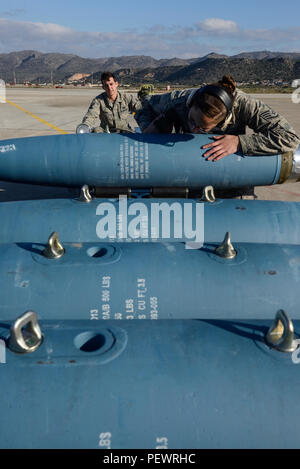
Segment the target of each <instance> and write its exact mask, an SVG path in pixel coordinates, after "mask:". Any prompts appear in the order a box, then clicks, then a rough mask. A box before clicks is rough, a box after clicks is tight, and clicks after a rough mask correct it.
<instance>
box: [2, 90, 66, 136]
mask: <svg viewBox="0 0 300 469" xmlns="http://www.w3.org/2000/svg"><path fill="white" fill-rule="evenodd" d="M6 102H7V104H10V105H11V106H15V107H16V108H17V109H19V110H20V111H23V112H25V114H28V116H30V117H33V118H34V119H36V120H38V121H39V122H41V123H42V124H45V125H47V126H48V127H50V128H51V129H54V130H56V131H57V132H59V133H61V134H67V133H68V132H66V131H65V130H62V129H60V128H59V127H56V126H55V125H53V124H50V122H47V121H45V119H42V118H41V117H39V116H36V115H35V114H32V112H29V111H26V109H23V108H22V107H21V106H19V105H18V104H15V103H13V102H12V101H9V100H8V99H6Z"/></svg>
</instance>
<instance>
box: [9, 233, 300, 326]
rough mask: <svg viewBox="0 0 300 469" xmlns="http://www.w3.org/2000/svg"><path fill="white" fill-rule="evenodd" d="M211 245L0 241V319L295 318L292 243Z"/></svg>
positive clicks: (298, 285) (299, 285) (298, 307)
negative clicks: (284, 314) (56, 254)
mask: <svg viewBox="0 0 300 469" xmlns="http://www.w3.org/2000/svg"><path fill="white" fill-rule="evenodd" d="M215 247H216V245H213V244H206V245H204V247H203V248H202V249H201V250H199V249H192V250H189V249H186V248H185V244H184V243H175V242H174V243H144V244H141V243H139V244H138V243H123V244H121V243H117V244H99V243H98V244H96V243H95V244H93V243H91V244H85V243H73V244H65V245H64V248H65V254H64V255H63V256H62V257H60V258H59V259H49V258H46V257H45V256H44V255H43V251H44V249H45V245H39V244H30V243H20V244H18V245H16V244H10V245H1V246H0V276H1V278H2V279H3V281H2V285H1V287H2V293H1V298H0V314H1V318H2V319H4V320H14V319H15V318H16V317H17V316H18V315H19V314H20V312H23V311H26V310H33V311H36V312H37V313H38V314H39V317H40V318H41V319H47V320H52V319H55V320H66V319H69V320H72V319H77V320H79V319H89V318H91V317H94V318H96V319H105V320H107V319H138V320H144V319H191V318H192V319H193V318H194V319H199V318H200V319H208V318H220V319H273V318H274V316H275V313H276V312H277V310H279V309H285V310H286V311H288V312H289V314H290V316H291V317H292V318H298V317H299V314H300V313H299V312H300V296H299V289H300V275H299V259H300V247H299V246H291V245H273V244H269V245H265V244H246V243H245V244H243V243H234V248H235V250H236V253H237V254H236V256H235V257H234V258H233V259H225V258H222V257H220V256H219V255H218V254H217V253H215ZM20 310H21V311H20Z"/></svg>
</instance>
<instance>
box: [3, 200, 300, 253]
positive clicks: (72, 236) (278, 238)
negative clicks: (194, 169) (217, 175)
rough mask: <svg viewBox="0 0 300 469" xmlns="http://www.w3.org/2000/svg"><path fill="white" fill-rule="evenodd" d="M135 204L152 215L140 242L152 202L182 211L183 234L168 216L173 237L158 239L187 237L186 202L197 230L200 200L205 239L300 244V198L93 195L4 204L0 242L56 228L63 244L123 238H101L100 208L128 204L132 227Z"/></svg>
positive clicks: (36, 237)
mask: <svg viewBox="0 0 300 469" xmlns="http://www.w3.org/2000/svg"><path fill="white" fill-rule="evenodd" d="M136 203H142V204H143V206H144V207H145V210H146V213H147V215H148V218H147V222H148V224H147V233H148V236H145V237H142V236H138V237H137V238H135V240H136V241H146V240H148V241H153V240H154V238H151V206H153V204H159V206H160V208H161V210H162V212H165V213H166V214H168V211H169V210H168V208H169V209H171V208H172V207H173V208H174V207H177V209H178V206H179V207H180V209H179V215H180V214H181V215H182V229H181V232H182V236H181V237H177V238H175V237H174V232H173V231H172V227H173V225H174V223H173V220H172V217H171V216H170V220H169V221H168V224H169V226H170V231H169V232H170V235H169V236H168V237H167V236H163V232H162V230H160V231H159V232H158V233H157V238H155V240H157V241H166V242H173V241H177V242H178V241H189V239H188V238H187V237H185V236H184V226H183V225H184V216H183V215H184V206H185V204H187V205H190V206H191V212H190V213H191V219H192V220H191V221H192V226H193V228H194V229H195V228H196V206H197V205H199V204H200V205H202V206H203V212H201V219H200V223H201V228H204V240H205V241H207V242H220V241H222V240H223V238H224V235H225V233H226V232H227V231H229V232H230V234H231V238H232V240H233V241H234V242H239V243H254V242H255V243H266V244H268V243H277V244H278V243H279V244H280V243H284V244H300V203H299V202H288V203H287V202H274V201H263V200H260V201H259V200H257V201H253V200H230V199H224V200H221V199H219V200H217V201H216V202H214V203H208V202H205V203H203V202H201V201H199V200H193V199H188V200H186V199H139V200H137V199H127V200H124V199H123V200H122V202H121V201H120V200H119V199H94V200H92V201H91V202H90V203H83V202H80V201H79V200H78V199H49V200H47V199H46V200H30V201H18V202H6V203H4V202H3V203H1V204H0V220H1V230H0V242H1V243H21V242H23V243H30V242H35V243H45V242H46V241H47V240H48V237H49V236H50V234H51V233H52V232H53V231H57V232H58V234H59V238H60V240H61V241H62V242H68V243H71V242H85V243H95V242H96V243H97V242H100V241H104V242H114V241H116V242H123V241H124V237H123V238H122V237H120V236H119V235H120V233H119V232H117V230H116V236H115V237H112V238H110V239H109V238H105V239H104V238H100V234H101V233H99V231H98V234H97V226H98V223H99V222H100V221H101V219H103V218H104V217H105V216H106V212H104V210H101V207H106V208H108V207H111V208H112V210H113V216H114V217H119V215H120V211H122V210H123V208H122V207H125V217H124V223H126V224H127V228H128V227H129V225H130V223H131V221H132V220H134V219H135V217H136V216H138V215H139V212H138V211H137V212H136V213H134V214H133V215H129V214H128V212H130V210H131V209H130V207H132V209H133V208H134V207H135V204H136ZM103 204H104V205H103ZM107 204H108V205H107ZM121 204H123V205H121ZM174 204H175V205H174ZM126 207H127V208H126ZM114 211H115V212H114ZM100 212H101V213H102V215H100ZM133 212H135V211H134V210H133ZM177 212H178V210H177ZM170 214H172V211H170ZM125 218H127V222H126V221H125ZM127 231H128V230H127ZM128 239H130V238H128ZM131 241H134V239H131Z"/></svg>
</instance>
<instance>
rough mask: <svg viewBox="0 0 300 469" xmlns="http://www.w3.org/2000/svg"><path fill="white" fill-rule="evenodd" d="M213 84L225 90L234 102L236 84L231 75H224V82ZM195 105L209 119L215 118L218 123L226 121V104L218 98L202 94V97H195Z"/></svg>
mask: <svg viewBox="0 0 300 469" xmlns="http://www.w3.org/2000/svg"><path fill="white" fill-rule="evenodd" d="M212 84H213V85H215V86H220V87H222V88H224V89H225V90H226V91H227V93H228V94H229V96H230V97H231V99H232V102H233V101H234V92H235V90H236V83H235V81H234V80H233V78H232V77H231V76H230V75H224V76H223V78H222V80H219V81H218V82H216V83H212ZM193 105H195V106H197V107H198V108H200V109H201V111H202V112H203V113H204V114H205V115H206V116H207V117H211V118H215V119H216V120H217V121H218V122H221V121H222V120H223V119H225V117H226V115H227V109H226V106H225V104H224V103H223V102H222V101H221V100H220V99H219V98H217V97H216V96H213V95H211V94H208V93H201V94H200V95H198V96H195V100H193Z"/></svg>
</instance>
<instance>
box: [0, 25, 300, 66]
mask: <svg viewBox="0 0 300 469" xmlns="http://www.w3.org/2000/svg"><path fill="white" fill-rule="evenodd" d="M257 47H259V49H260V50H261V49H272V50H283V47H284V48H285V49H286V50H291V49H293V50H297V48H298V50H300V28H297V27H295V28H286V29H283V28H278V29H252V30H251V29H247V30H243V29H242V28H240V27H239V25H238V24H237V23H236V22H235V21H232V20H224V19H222V18H207V19H204V20H203V21H199V22H197V23H195V24H192V25H188V26H185V27H181V26H173V27H165V26H163V25H161V24H158V25H153V26H150V27H149V28H148V29H146V30H145V31H140V30H138V29H129V30H128V29H127V30H125V31H122V32H116V31H111V32H101V31H94V32H89V31H76V30H74V29H72V28H68V27H65V26H62V25H59V24H52V23H34V22H29V21H16V20H14V19H8V18H0V52H2V53H5V52H11V51H14V50H25V49H30V50H32V49H34V50H39V51H41V52H63V53H72V54H78V55H81V56H85V57H108V56H121V55H151V56H153V57H156V58H167V57H175V56H177V57H182V58H188V57H199V56H202V55H205V54H207V53H209V52H219V53H225V54H226V53H227V54H230V53H236V52H237V51H238V52H239V51H243V50H258V49H257Z"/></svg>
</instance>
